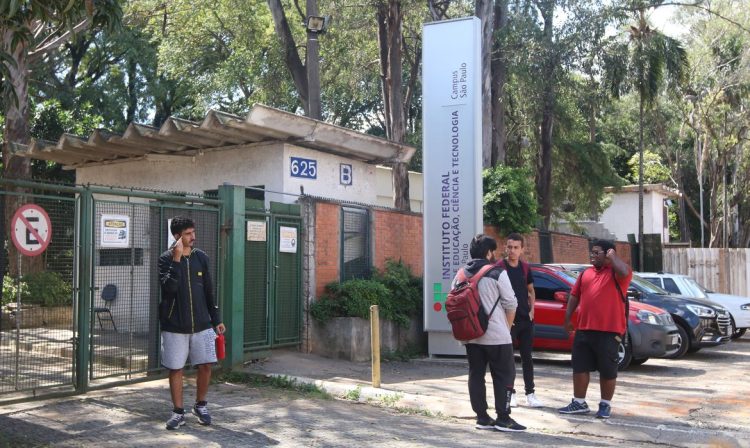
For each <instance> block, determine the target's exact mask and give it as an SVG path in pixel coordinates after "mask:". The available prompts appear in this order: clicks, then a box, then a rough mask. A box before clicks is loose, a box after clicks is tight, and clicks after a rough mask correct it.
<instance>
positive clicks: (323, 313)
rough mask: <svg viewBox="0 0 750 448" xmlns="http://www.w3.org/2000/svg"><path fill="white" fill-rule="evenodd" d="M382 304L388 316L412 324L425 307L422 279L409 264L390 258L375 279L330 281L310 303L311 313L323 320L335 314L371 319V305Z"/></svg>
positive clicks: (375, 275)
mask: <svg viewBox="0 0 750 448" xmlns="http://www.w3.org/2000/svg"><path fill="white" fill-rule="evenodd" d="M371 305H378V306H379V307H380V315H381V316H382V317H383V318H384V319H388V320H391V321H394V322H396V323H398V324H399V325H402V326H405V327H406V326H408V325H409V322H410V321H411V319H412V318H413V317H414V316H416V315H417V314H418V313H419V312H420V311H421V309H422V279H421V278H419V277H414V276H413V275H412V273H411V271H410V270H409V268H408V266H406V265H404V264H403V263H402V262H400V261H398V262H396V261H391V260H389V261H387V262H386V267H385V270H384V271H383V272H378V271H376V272H375V274H374V275H373V278H372V279H371V280H360V279H356V280H347V281H345V282H343V283H337V282H333V283H329V284H327V285H326V287H325V292H324V293H323V295H322V296H321V297H320V298H319V299H318V300H317V301H315V302H314V303H313V304H312V305H311V306H310V314H311V315H312V316H313V318H315V319H316V320H317V321H319V322H326V321H328V320H330V319H332V318H334V317H361V318H363V319H369V318H370V306H371Z"/></svg>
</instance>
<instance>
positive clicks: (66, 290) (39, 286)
mask: <svg viewBox="0 0 750 448" xmlns="http://www.w3.org/2000/svg"><path fill="white" fill-rule="evenodd" d="M23 281H24V283H26V285H27V288H28V294H27V297H22V301H23V302H24V303H29V304H37V305H41V306H63V305H70V304H72V303H73V287H72V286H71V284H70V283H69V282H66V281H65V280H63V278H62V277H61V276H60V274H58V273H56V272H49V271H48V272H34V273H31V274H27V275H24V276H23Z"/></svg>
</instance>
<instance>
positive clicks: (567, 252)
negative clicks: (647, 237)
mask: <svg viewBox="0 0 750 448" xmlns="http://www.w3.org/2000/svg"><path fill="white" fill-rule="evenodd" d="M484 233H485V234H487V235H490V236H491V237H493V238H495V239H496V240H497V244H498V252H497V253H496V254H495V255H496V256H497V257H498V258H500V257H502V256H503V253H504V249H505V238H503V237H501V236H500V232H499V230H498V228H497V227H495V226H489V225H488V226H484ZM550 235H551V237H552V256H553V259H554V261H555V263H585V264H588V263H589V262H590V260H589V240H588V238H587V237H585V236H582V235H571V234H567V233H557V232H550ZM523 239H524V249H525V251H524V259H525V260H526V261H528V262H529V263H539V262H540V259H541V258H540V248H539V232H538V231H536V230H535V231H533V232H531V233H529V234H526V235H524V236H523ZM615 247H616V248H617V255H619V256H620V258H622V259H623V261H625V262H626V263H628V264H629V265H631V266H632V264H631V259H630V244H628V243H626V242H622V241H616V242H615Z"/></svg>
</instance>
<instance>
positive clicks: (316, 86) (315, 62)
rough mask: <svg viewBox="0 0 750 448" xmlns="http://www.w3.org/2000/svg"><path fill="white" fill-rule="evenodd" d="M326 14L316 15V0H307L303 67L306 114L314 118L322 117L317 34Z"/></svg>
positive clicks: (327, 19) (324, 28)
mask: <svg viewBox="0 0 750 448" xmlns="http://www.w3.org/2000/svg"><path fill="white" fill-rule="evenodd" d="M328 21H329V17H328V16H324V17H323V16H319V15H318V0H307V20H306V22H305V28H306V29H307V55H306V61H305V68H306V71H307V95H308V100H307V116H308V117H310V118H314V119H316V120H320V119H322V117H323V115H322V112H321V106H320V56H319V53H320V50H319V46H318V35H320V34H323V33H325V30H326V26H327V25H328Z"/></svg>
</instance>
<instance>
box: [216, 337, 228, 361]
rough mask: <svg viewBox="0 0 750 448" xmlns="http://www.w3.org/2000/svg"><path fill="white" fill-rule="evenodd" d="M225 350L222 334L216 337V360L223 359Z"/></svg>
mask: <svg viewBox="0 0 750 448" xmlns="http://www.w3.org/2000/svg"><path fill="white" fill-rule="evenodd" d="M225 355H226V350H225V348H224V334H220V335H218V336H216V359H219V360H221V359H224V356H225Z"/></svg>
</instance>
